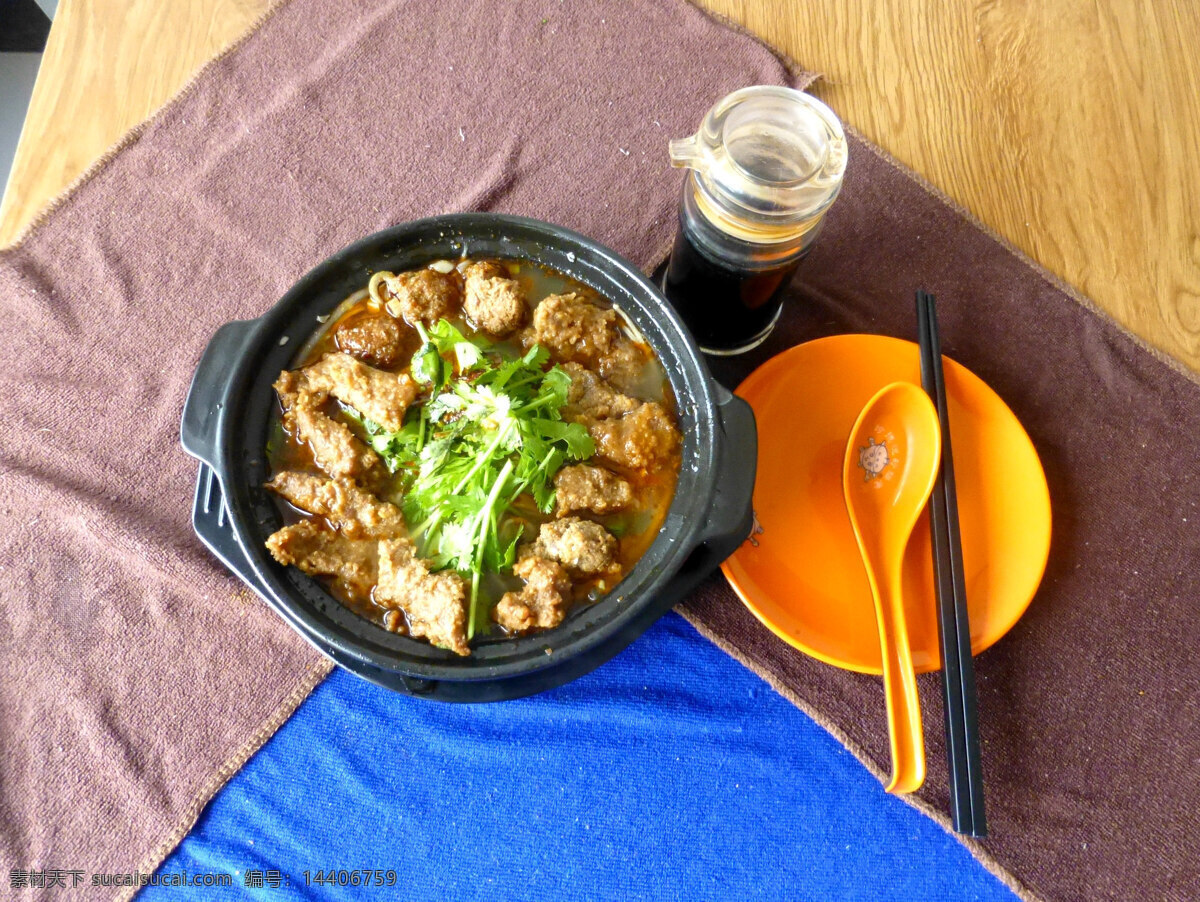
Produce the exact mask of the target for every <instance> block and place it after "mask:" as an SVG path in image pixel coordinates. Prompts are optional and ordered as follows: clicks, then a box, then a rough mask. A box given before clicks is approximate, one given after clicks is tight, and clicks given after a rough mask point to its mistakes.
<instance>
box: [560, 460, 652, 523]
mask: <svg viewBox="0 0 1200 902" xmlns="http://www.w3.org/2000/svg"><path fill="white" fill-rule="evenodd" d="M554 495H555V500H556V502H557V505H558V507H557V513H558V516H560V517H565V516H566V515H567V514H570V513H573V512H574V511H591V512H592V513H594V514H611V513H613V512H614V511H619V510H624V509H625V508H627V507H629V505H631V504H632V503H633V490H632V489H631V488H630V487H629V483H628V482H626V481H625V480H624V479H622V478H621V477H620V476H618V475H617V474H616V473H613V472H612V471H611V470H605V469H604V468H603V467H593V466H589V465H588V464H576V465H575V466H571V467H563V468H562V469H561V470H559V471H558V474H557V475H556V476H555V477H554Z"/></svg>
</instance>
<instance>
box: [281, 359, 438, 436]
mask: <svg viewBox="0 0 1200 902" xmlns="http://www.w3.org/2000/svg"><path fill="white" fill-rule="evenodd" d="M300 373H301V378H302V379H303V380H304V382H305V383H306V384H307V386H308V387H309V388H310V389H311V390H314V391H323V392H328V393H329V394H331V395H333V396H334V397H335V398H337V399H338V400H339V401H341V402H343V403H345V404H349V405H350V406H351V407H353V408H354V409H355V410H357V411H358V412H359V413H361V414H362V415H363V416H364V417H367V418H368V419H371V420H374V421H375V422H376V423H378V424H379V425H381V426H382V427H383V428H384V429H388V430H391V431H392V432H399V431H400V428H401V427H402V426H403V425H404V411H406V410H407V409H408V405H410V404H411V403H412V402H413V400H414V399H415V398H416V397H417V384H416V383H415V382H413V380H412V379H411V378H409V376H408V375H407V374H401V375H396V374H395V373H388V372H384V371H383V370H377V369H375V368H374V367H370V366H367V365H366V364H365V363H363V362H362V361H361V360H356V359H355V358H354V357H351V356H350V355H349V354H344V353H338V354H326V355H325V356H324V357H322V358H321V359H320V360H319V361H317V362H316V363H314V364H313V365H312V366H309V367H305V368H304V369H303V370H301V371H300Z"/></svg>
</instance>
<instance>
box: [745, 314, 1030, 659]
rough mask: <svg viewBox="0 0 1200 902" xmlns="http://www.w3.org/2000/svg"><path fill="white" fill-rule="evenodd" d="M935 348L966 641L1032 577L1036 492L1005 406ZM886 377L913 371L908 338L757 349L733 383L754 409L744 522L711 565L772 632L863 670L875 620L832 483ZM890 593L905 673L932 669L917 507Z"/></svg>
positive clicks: (922, 525) (996, 626)
mask: <svg viewBox="0 0 1200 902" xmlns="http://www.w3.org/2000/svg"><path fill="white" fill-rule="evenodd" d="M943 359H944V362H945V373H946V393H947V395H948V396H949V415H950V439H951V443H952V446H953V453H954V473H955V479H956V481H957V485H958V507H959V518H960V521H961V529H962V544H963V562H964V566H965V571H966V581H967V606H968V609H969V613H970V619H971V647H972V650H973V651H974V653H975V654H979V653H980V652H981V651H983V650H984V649H985V648H987V647H988V646H990V645H992V644H993V643H994V642H995V641H996V640H997V639H999V638H1000V637H1001V636H1003V635H1004V634H1005V633H1006V632H1008V631H1009V629H1011V628H1012V625H1013V624H1014V623H1016V622H1017V619H1018V618H1020V616H1021V615H1022V614H1023V613H1024V612H1025V609H1026V608H1027V607H1028V606H1029V602H1030V600H1031V599H1032V598H1033V594H1034V592H1036V591H1037V587H1038V584H1039V583H1040V582H1041V579H1042V573H1043V572H1044V571H1045V569H1046V558H1047V555H1048V554H1049V552H1050V493H1049V491H1048V489H1047V488H1046V474H1045V473H1044V472H1043V471H1042V465H1041V463H1040V462H1039V461H1038V457H1037V452H1036V451H1034V449H1033V443H1032V442H1031V441H1030V440H1029V436H1028V435H1027V434H1026V433H1025V430H1024V429H1023V428H1022V427H1021V424H1020V423H1019V422H1018V421H1017V418H1016V416H1014V415H1013V412H1012V411H1011V410H1009V409H1008V406H1007V405H1006V404H1005V403H1004V402H1003V401H1001V400H1000V398H999V396H998V395H997V394H996V393H995V392H993V391H992V390H991V389H990V388H988V386H987V385H986V384H984V382H983V381H982V380H980V379H979V377H978V376H976V375H975V374H974V373H972V372H970V371H969V370H967V369H966V368H964V367H962V366H959V365H958V364H957V363H955V362H954V361H953V360H950V359H948V358H943ZM897 381H908V382H915V383H917V384H918V385H919V384H920V382H921V376H920V363H919V354H918V351H917V346H916V345H915V344H913V343H912V342H910V341H902V340H900V339H897V338H887V337H885V336H882V335H836V336H833V337H831V338H822V339H818V340H817V341H810V342H808V343H807V344H802V345H797V346H796V347H794V348H791V349H790V350H788V351H785V352H784V353H782V354H780V355H778V356H777V357H774V358H772V359H771V360H768V361H767V362H766V363H765V364H763V365H762V366H761V367H759V368H758V369H757V370H755V371H754V372H753V373H751V374H750V377H749V378H748V379H746V381H745V382H743V383H742V384H741V386H740V387H739V388H738V390H737V393H738V394H739V395H740V396H741V397H743V398H745V399H746V400H747V401H748V402H749V403H750V406H751V407H753V408H754V415H755V416H756V417H757V419H758V482H757V483H756V485H755V487H754V509H755V514H756V516H757V524H756V533H755V534H754V535H753V536H752V537H751V539H750V540H747V541H746V542H745V543H744V544H743V545H742V547H741V548H739V549H738V550H737V551H736V552H735V553H734V554H733V556H732V557H730V558H729V560H727V561H726V562H725V563H724V564H723V565H722V567H721V569H722V570H724V571H725V575H726V577H728V578H729V581H730V583H732V584H733V588H734V589H735V590H736V591H737V593H738V595H740V596H741V598H742V601H744V602H745V603H746V607H748V608H749V609H750V610H751V611H752V612H753V613H754V614H755V616H757V617H758V619H759V620H761V621H762V622H763V623H765V624H766V625H767V626H768V627H769V628H770V629H771V630H772V631H773V632H774V633H775V634H776V635H777V636H779V637H780V638H781V639H783V640H784V641H785V642H787V643H789V644H790V645H793V646H795V647H796V648H798V649H800V650H801V651H803V652H806V653H807V654H810V655H812V656H813V657H815V658H819V659H820V660H822V661H825V662H827V663H829V664H833V665H835V666H837V667H844V668H846V669H847V670H857V671H860V672H863V673H880V672H881V669H880V657H879V630H878V628H877V627H876V624H875V608H874V605H873V603H872V601H871V590H870V586H869V585H868V583H867V575H866V571H865V570H864V569H863V563H862V558H861V557H860V556H859V553H858V546H857V545H856V544H855V541H854V533H853V532H852V531H851V528H850V517H849V515H848V514H847V513H846V506H845V501H844V499H843V496H842V483H841V478H842V457H843V455H844V454H845V451H846V441H847V439H848V438H849V435H850V429H851V427H853V425H854V421H855V418H856V417H857V416H858V414H859V411H860V410H861V409H862V407H863V405H864V404H865V403H866V402H867V401H868V400H870V398H871V396H872V395H873V394H875V392H876V391H878V390H879V388H880V387H881V386H883V385H886V384H887V383H889V382H897ZM759 528H761V532H758V531H757V530H758V529H759ZM904 600H905V612H906V615H907V617H908V635H909V642H910V643H911V646H912V656H913V664H914V665H915V667H916V669H917V672H919V673H924V672H927V671H930V670H937V669H938V668H940V667H941V655H940V654H939V652H938V641H937V619H936V611H935V606H934V591H933V564H932V549H931V545H930V538H929V516H928V513H927V512H926V513H924V514H922V515H921V520H920V522H919V523H918V524H917V528H916V529H915V530H914V531H913V538H912V540H911V541H910V542H909V544H908V550H907V551H906V553H905V559H904Z"/></svg>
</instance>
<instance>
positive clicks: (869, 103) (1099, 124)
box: [0, 0, 1200, 370]
mask: <svg viewBox="0 0 1200 902" xmlns="http://www.w3.org/2000/svg"><path fill="white" fill-rule="evenodd" d="M700 2H701V4H702V5H704V6H707V7H708V8H710V9H712V10H713V11H715V12H717V13H720V14H722V15H724V16H726V17H728V18H730V19H732V20H734V21H736V22H740V23H742V24H744V25H745V26H746V27H747V28H748V29H750V30H751V31H753V32H755V33H757V34H758V35H760V36H762V37H763V38H764V39H766V40H767V41H769V42H770V43H772V44H774V45H775V46H776V47H778V48H779V49H781V50H782V51H783V52H785V53H786V54H788V55H789V56H791V57H792V58H793V59H795V60H797V61H800V62H801V63H803V65H804V66H805V67H806V68H808V69H812V70H816V71H819V72H822V73H823V74H824V75H825V80H824V81H823V82H820V83H818V85H817V86H816V88H815V89H814V92H815V93H816V94H817V95H818V96H820V97H821V98H822V99H824V100H825V101H826V102H827V103H828V104H829V105H830V106H832V107H833V108H834V109H835V110H836V111H837V112H838V113H839V114H840V115H841V116H842V117H843V118H844V119H845V120H846V121H847V122H850V123H852V124H854V125H855V126H856V127H857V129H858V130H859V131H860V132H861V133H863V134H864V135H865V136H866V137H868V138H870V139H871V140H873V141H875V142H876V143H878V144H879V145H881V146H882V147H884V148H885V149H887V150H888V151H889V152H891V153H892V154H893V155H895V156H896V157H897V158H898V159H900V160H901V161H902V162H904V163H906V164H907V165H908V166H910V167H912V168H913V169H915V170H917V171H918V172H920V173H922V174H923V175H924V176H925V177H926V178H927V179H928V180H929V181H930V182H932V183H933V184H934V185H936V186H937V187H939V188H940V189H941V190H943V191H944V192H945V193H946V194H948V195H949V196H950V197H951V198H953V199H954V200H956V201H957V202H959V203H960V204H962V205H963V206H964V207H966V208H967V209H968V210H970V211H971V212H972V213H974V214H975V215H976V216H977V217H978V218H979V219H981V220H982V221H983V222H984V223H986V224H987V225H988V226H990V227H991V228H992V229H994V230H995V231H996V232H998V233H999V234H1000V235H1002V236H1004V237H1005V238H1007V239H1008V240H1009V241H1011V242H1012V243H1013V244H1015V245H1016V246H1017V247H1019V248H1021V249H1022V250H1024V251H1025V252H1027V253H1028V254H1029V255H1030V256H1031V257H1033V258H1034V259H1036V260H1037V261H1039V262H1040V263H1042V264H1043V265H1044V266H1045V267H1046V268H1047V269H1049V270H1050V271H1051V272H1053V273H1055V274H1057V275H1059V276H1060V277H1062V278H1063V279H1064V280H1065V281H1067V282H1069V283H1070V284H1072V285H1074V286H1076V287H1077V288H1079V289H1080V290H1081V291H1082V292H1083V293H1084V294H1086V295H1088V296H1090V297H1091V298H1093V299H1094V300H1095V301H1096V302H1097V304H1099V305H1100V306H1101V307H1103V308H1105V309H1106V310H1108V311H1109V312H1110V313H1111V314H1112V315H1113V316H1114V317H1116V318H1117V319H1118V320H1119V321H1120V322H1122V323H1124V324H1125V325H1126V326H1128V327H1129V328H1131V329H1132V330H1133V331H1135V332H1137V333H1139V334H1140V335H1142V336H1143V337H1144V338H1146V339H1147V340H1148V341H1150V342H1151V343H1152V344H1154V345H1156V346H1158V347H1159V348H1161V349H1163V350H1165V351H1166V352H1167V353H1169V354H1172V355H1174V356H1175V357H1177V358H1178V359H1180V360H1182V361H1184V362H1185V363H1187V364H1189V365H1190V366H1192V367H1193V368H1195V369H1197V370H1200V203H1197V201H1196V198H1197V197H1200V165H1198V164H1200V60H1198V58H1197V55H1196V54H1195V53H1194V52H1191V51H1194V48H1195V47H1197V46H1200V4H1196V3H1193V2H1191V0H1157V2H1156V0H1097V2H1093V3H1081V2H1078V0H1045V2H1042V3H1027V2H1024V0H976V2H965V0H964V2H958V3H945V4H943V3H935V2H932V0H924V2H916V0H700ZM268 3H269V0H172V2H171V3H166V4H163V3H156V2H150V0H128V2H124V3H118V2H114V0H63V2H62V3H61V4H60V6H59V13H58V17H57V18H56V20H55V23H54V28H53V30H52V32H51V36H50V45H49V47H48V48H47V54H46V59H45V62H44V63H43V67H42V74H41V76H40V77H39V80H38V85H37V88H36V90H35V93H34V98H33V104H32V106H31V109H30V114H29V120H28V122H27V123H26V129H25V132H24V134H23V135H22V139H21V144H20V146H19V148H18V151H17V158H16V163H15V165H14V170H13V175H12V178H11V180H10V184H9V189H8V192H7V194H6V195H5V198H4V202H3V206H2V207H0V242H6V241H9V240H11V239H12V238H13V237H15V235H16V234H17V233H18V232H19V230H20V229H21V228H22V226H23V225H24V223H26V222H28V220H29V219H30V218H31V217H32V216H33V215H34V214H35V213H36V211H37V210H38V209H39V208H40V207H41V206H42V205H43V204H44V203H46V202H47V201H48V200H50V199H51V198H52V197H54V196H55V195H56V194H57V193H58V192H59V191H61V190H62V188H63V187H65V186H66V185H67V184H69V182H70V181H71V180H72V179H74V178H75V177H76V176H77V175H78V174H79V173H80V172H81V171H82V170H83V169H85V168H86V167H87V166H88V165H89V163H90V162H91V161H92V160H93V159H94V158H95V157H97V156H98V155H99V154H100V153H102V152H103V151H104V150H105V149H106V148H107V147H109V146H110V145H111V144H112V143H113V142H114V141H116V140H117V139H118V138H119V137H120V136H121V134H123V133H124V131H126V130H127V129H128V128H130V127H132V126H133V125H135V124H137V123H138V122H139V121H141V120H142V119H143V118H145V117H146V116H147V115H149V114H150V113H151V112H153V111H154V110H155V109H156V108H157V107H158V106H159V105H161V104H162V103H163V102H164V101H165V100H166V99H168V98H169V97H170V96H171V94H173V93H174V92H175V91H177V90H178V89H179V88H180V87H182V85H183V84H184V83H185V82H186V81H187V80H188V79H189V78H190V77H191V76H192V74H193V72H194V71H195V69H197V68H198V67H199V66H200V65H201V64H202V63H203V62H204V61H205V60H206V59H208V58H209V57H210V56H212V55H213V54H215V53H216V52H218V51H219V50H220V49H221V48H222V47H223V46H225V45H226V44H228V43H229V42H231V41H233V40H235V39H236V38H237V37H239V36H240V35H241V34H242V32H244V31H245V29H246V28H248V27H249V26H250V24H251V23H252V22H253V21H254V20H255V19H256V18H257V17H258V16H259V15H260V14H261V13H262V11H263V10H264V8H265V7H266V6H267V5H268Z"/></svg>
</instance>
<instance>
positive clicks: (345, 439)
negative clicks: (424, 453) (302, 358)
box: [275, 371, 387, 485]
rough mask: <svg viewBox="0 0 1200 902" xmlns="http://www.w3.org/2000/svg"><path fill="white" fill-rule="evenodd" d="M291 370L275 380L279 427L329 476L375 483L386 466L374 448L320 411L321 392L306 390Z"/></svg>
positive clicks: (322, 396)
mask: <svg viewBox="0 0 1200 902" xmlns="http://www.w3.org/2000/svg"><path fill="white" fill-rule="evenodd" d="M301 382H302V380H301V379H299V377H297V376H296V374H295V373H292V372H288V371H284V372H283V373H281V374H280V375H279V379H278V380H276V382H275V390H276V391H277V392H278V393H279V400H280V402H281V403H282V404H283V427H284V428H285V429H286V430H287V431H288V432H290V433H292V434H293V435H294V436H295V437H296V439H297V440H298V441H300V442H303V443H304V444H306V445H308V447H309V450H310V451H312V455H313V460H314V461H316V464H317V466H318V467H320V468H321V469H322V470H324V471H325V472H326V473H328V474H329V475H330V476H334V477H338V476H344V477H347V478H349V479H355V480H358V481H359V482H361V483H363V484H364V485H377V484H379V482H380V481H382V480H383V479H384V478H385V477H386V476H387V468H386V467H385V466H384V464H383V461H382V460H380V459H379V455H377V454H376V453H375V452H374V451H372V450H371V449H370V448H368V447H367V446H366V444H364V443H363V442H362V441H360V440H359V439H358V438H357V437H356V436H355V435H354V433H353V432H351V431H350V429H349V427H347V426H346V425H345V424H344V423H339V422H338V421H337V420H334V419H332V418H330V417H328V416H326V415H325V414H324V413H323V412H322V411H321V406H322V405H323V404H324V403H325V398H326V396H325V394H324V393H323V392H313V391H309V390H307V389H306V388H304V387H302V385H301Z"/></svg>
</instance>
